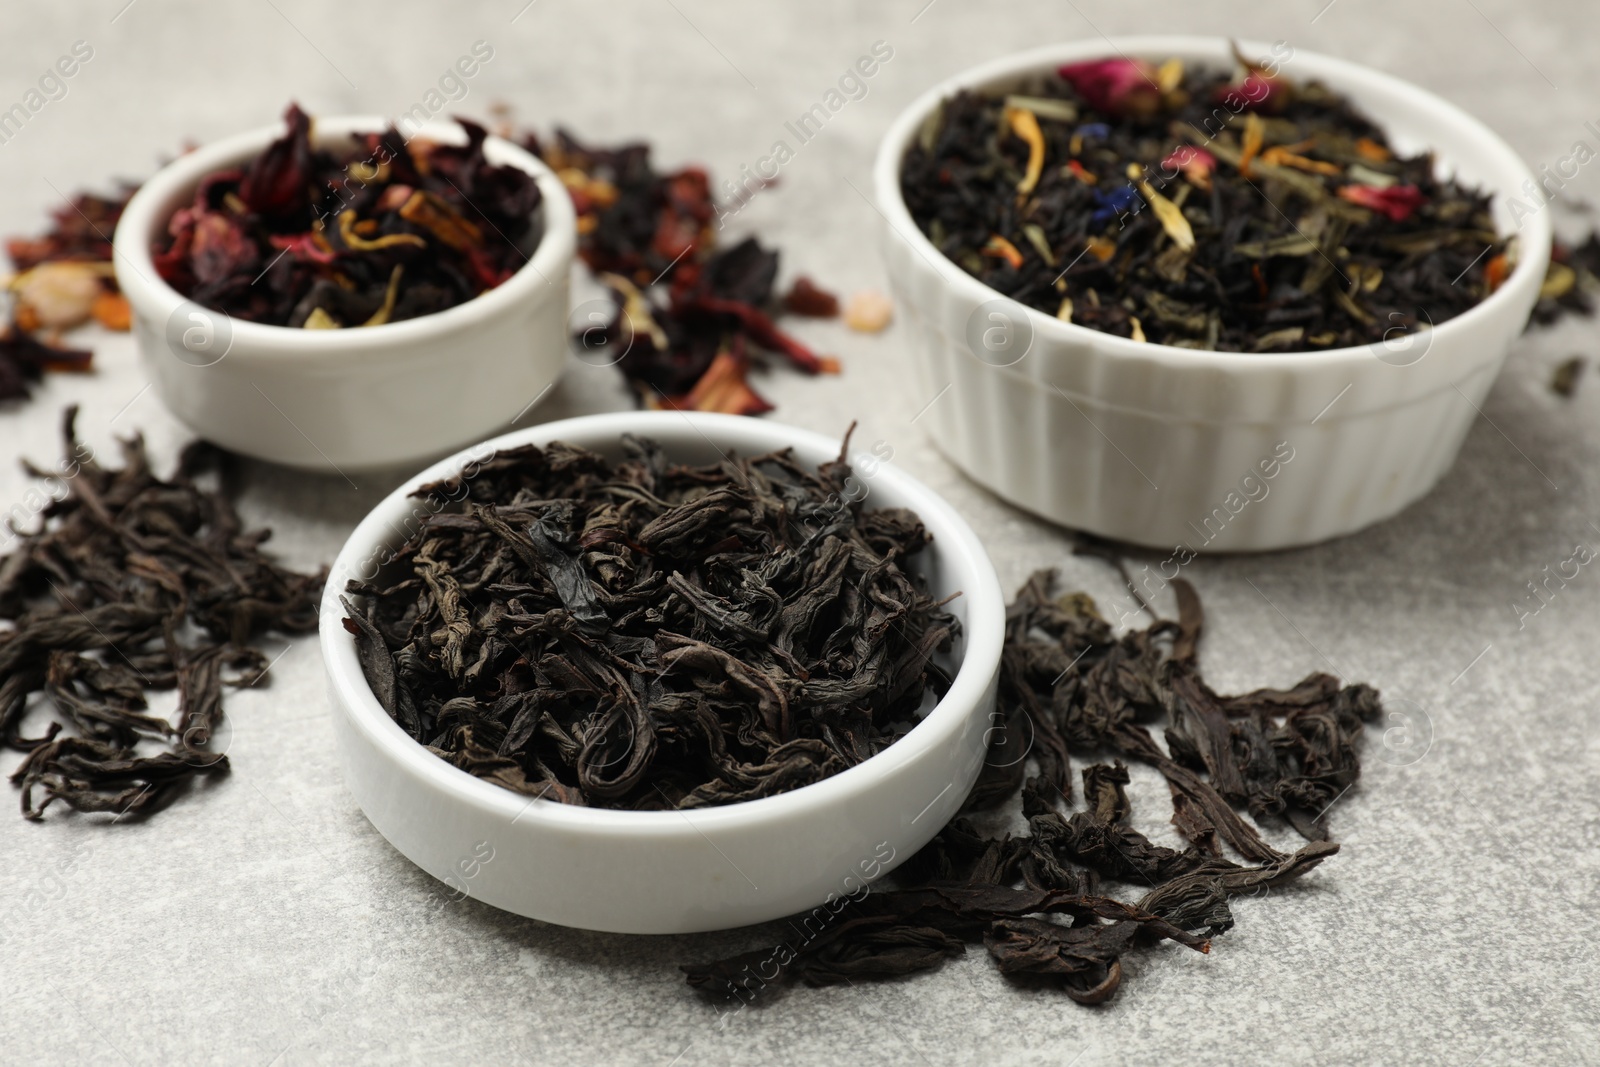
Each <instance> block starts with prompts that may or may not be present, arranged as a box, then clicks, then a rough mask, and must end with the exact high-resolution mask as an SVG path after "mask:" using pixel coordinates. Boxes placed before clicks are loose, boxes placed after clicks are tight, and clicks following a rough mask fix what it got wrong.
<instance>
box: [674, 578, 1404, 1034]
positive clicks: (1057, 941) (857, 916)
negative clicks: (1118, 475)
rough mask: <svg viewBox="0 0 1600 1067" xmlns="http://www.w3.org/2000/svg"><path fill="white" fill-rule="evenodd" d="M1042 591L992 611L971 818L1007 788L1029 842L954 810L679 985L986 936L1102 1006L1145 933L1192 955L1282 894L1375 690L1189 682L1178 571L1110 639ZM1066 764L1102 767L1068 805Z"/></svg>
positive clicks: (819, 970)
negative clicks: (894, 854) (1153, 609)
mask: <svg viewBox="0 0 1600 1067" xmlns="http://www.w3.org/2000/svg"><path fill="white" fill-rule="evenodd" d="M1053 584H1054V574H1053V572H1050V571H1041V572H1039V573H1036V574H1035V575H1034V576H1033V577H1032V578H1031V579H1029V581H1028V583H1027V584H1026V585H1024V586H1023V587H1022V589H1021V591H1020V592H1019V593H1018V595H1017V598H1016V600H1015V601H1014V602H1013V603H1012V604H1011V606H1010V608H1009V609H1008V610H1007V613H1006V644H1005V651H1004V658H1003V661H1002V666H1001V690H1000V711H1001V713H1002V714H1003V715H1004V717H1005V729H1004V730H1003V731H996V735H997V736H996V737H995V740H994V743H993V747H992V750H991V752H990V754H989V758H988V760H987V762H986V764H985V769H984V772H983V774H982V776H981V777H980V778H979V781H978V784H977V785H976V786H975V787H974V789H973V791H972V793H971V795H970V796H969V797H968V800H967V807H966V811H967V812H969V813H970V812H973V811H976V810H978V809H986V808H994V807H996V806H998V805H1000V804H1002V803H1005V802H1007V801H1010V800H1011V799H1012V798H1013V797H1015V796H1016V795H1017V793H1018V792H1019V791H1020V792H1021V795H1022V812H1023V815H1024V816H1026V818H1027V820H1028V832H1027V833H1024V834H1004V835H1001V836H988V835H985V834H984V833H983V832H982V831H981V830H980V829H979V828H978V826H977V825H976V824H975V823H974V822H973V820H972V818H971V817H970V815H963V816H959V817H957V818H956V819H955V820H953V821H952V822H951V823H950V824H949V825H947V826H946V827H945V828H944V829H943V830H942V831H941V832H940V834H939V836H937V837H936V838H934V839H933V841H932V842H930V843H929V844H928V846H927V847H926V848H924V849H922V850H921V851H920V852H918V853H917V854H916V855H915V856H913V857H912V858H911V859H910V860H909V861H907V863H906V864H905V865H904V866H902V867H901V868H899V869H898V870H896V871H895V872H894V874H893V875H892V876H891V881H892V882H893V884H894V886H895V888H888V889H882V890H878V889H875V888H871V889H870V891H868V890H865V889H864V890H863V893H862V894H861V895H859V896H857V895H855V894H852V895H851V896H850V897H846V898H841V899H842V901H843V906H838V905H831V906H830V905H824V906H822V907H819V908H817V909H816V910H815V911H813V912H812V913H811V914H809V915H805V916H797V917H796V918H795V919H794V920H792V921H791V922H790V923H789V924H788V928H789V929H790V930H792V931H794V933H795V937H794V938H793V939H790V940H785V941H784V942H783V943H782V944H780V945H778V946H776V947H767V948H763V949H760V950H758V951H755V952H748V953H743V954H741V955H738V956H734V957H732V958H729V959H725V960H719V961H716V962H712V963H703V964H694V965H690V966H686V967H684V968H683V970H684V972H685V973H686V974H687V975H688V981H689V984H690V985H692V986H695V987H696V988H698V989H699V990H701V991H702V992H703V993H705V994H706V995H707V996H709V997H711V998H713V999H714V1000H717V1001H720V1002H723V1003H728V1004H733V1005H735V1006H742V1005H743V1004H745V1003H751V1002H754V1001H756V1000H758V998H759V996H760V994H761V993H762V991H763V990H764V989H765V988H766V987H767V986H771V985H782V984H784V983H788V982H793V981H795V980H799V981H803V982H806V983H807V984H810V985H833V984H837V983H841V982H851V983H854V982H858V981H866V980H871V979H878V978H890V977H897V976H901V975H906V974H911V973H914V972H917V971H923V970H928V969H931V968H934V967H938V966H939V965H940V964H941V963H942V962H943V961H944V960H945V959H947V958H949V957H952V956H958V955H960V954H961V953H962V952H964V951H965V947H966V945H967V944H969V943H977V942H982V943H983V945H984V946H985V948H986V949H987V950H988V952H989V955H990V957H991V958H993V960H994V961H995V963H996V965H997V966H998V967H999V968H1000V970H1001V972H1002V973H1003V974H1005V975H1006V976H1007V977H1009V978H1013V979H1019V980H1029V981H1045V982H1049V983H1052V984H1054V985H1056V986H1058V987H1059V988H1060V989H1061V990H1062V991H1064V992H1065V993H1066V994H1067V995H1068V996H1069V997H1071V998H1072V999H1073V1000H1076V1001H1078V1002H1079V1003H1083V1004H1098V1003H1101V1002H1103V1001H1105V1000H1108V999H1109V998H1111V997H1112V996H1113V995H1114V994H1115V993H1116V991H1117V988H1118V986H1119V985H1120V984H1121V981H1122V964H1121V960H1122V958H1123V956H1125V955H1126V954H1127V953H1129V952H1131V951H1135V950H1137V949H1139V948H1141V947H1146V946H1150V945H1153V944H1155V943H1156V942H1158V941H1162V940H1171V941H1175V942H1178V943H1179V944H1182V945H1187V946H1188V947H1190V948H1194V949H1198V950H1199V951H1201V952H1207V951H1209V950H1210V945H1211V943H1210V940H1209V939H1210V938H1211V937H1213V936H1215V935H1217V934H1221V933H1222V932H1224V931H1226V930H1228V929H1229V928H1230V927H1232V926H1233V914H1232V912H1231V910H1230V908H1229V905H1228V900H1229V898H1230V897H1233V896H1236V895H1239V894H1247V893H1255V892H1259V891H1261V890H1263V889H1266V888H1268V887H1275V886H1280V885H1283V884H1285V883H1287V882H1290V881H1293V880H1294V879H1296V878H1299V877H1300V876H1301V875H1303V874H1305V873H1306V872H1307V871H1309V870H1311V869H1312V868H1313V867H1315V866H1317V865H1318V864H1319V863H1321V862H1322V861H1323V860H1324V859H1327V858H1328V857H1329V856H1331V855H1333V854H1334V853H1335V852H1337V851H1338V850H1339V846H1338V845H1337V844H1335V843H1333V842H1332V841H1330V840H1329V839H1328V829H1327V810H1328V807H1329V806H1330V805H1331V804H1332V802H1333V801H1334V800H1335V799H1337V798H1338V797H1339V795H1340V794H1341V793H1342V792H1343V791H1344V790H1346V789H1348V788H1349V787H1350V785H1351V784H1352V783H1354V782H1355V781H1356V779H1357V777H1358V776H1359V774H1360V771H1361V766H1360V760H1359V756H1358V752H1359V748H1360V745H1361V740H1362V733H1363V727H1364V725H1365V724H1366V723H1370V722H1372V721H1373V720H1374V719H1376V718H1377V716H1378V715H1379V714H1380V712H1381V710H1382V708H1381V706H1380V705H1379V702H1378V694H1377V692H1376V691H1375V690H1373V689H1372V688H1370V687H1368V686H1365V685H1352V686H1341V685H1340V683H1339V681H1338V679H1336V678H1334V677H1332V676H1330V675H1326V674H1314V675H1311V676H1310V677H1308V678H1306V679H1305V680H1303V681H1301V682H1300V683H1299V684H1298V685H1296V686H1295V687H1294V688H1292V689H1286V690H1276V689H1258V690H1256V691H1254V692H1251V693H1246V694H1244V695H1242V696H1221V695H1219V694H1217V693H1216V692H1214V691H1213V690H1212V689H1211V687H1210V686H1208V685H1207V684H1206V683H1205V681H1204V680H1203V679H1202V678H1201V676H1200V670H1199V663H1198V657H1197V652H1198V649H1199V642H1200V632H1201V628H1202V623H1203V615H1202V612H1201V607H1200V600H1199V598H1198V596H1197V595H1196V594H1195V592H1194V590H1193V588H1192V587H1190V585H1189V584H1188V583H1187V582H1185V581H1184V580H1183V579H1181V578H1180V579H1175V580H1174V581H1173V582H1172V585H1173V588H1174V590H1175V592H1176V594H1177V600H1178V609H1179V615H1178V619H1177V620H1176V621H1172V620H1158V621H1156V622H1155V623H1154V624H1153V625H1151V626H1150V627H1149V628H1147V629H1145V630H1140V631H1133V632H1128V633H1124V634H1121V635H1117V634H1115V633H1113V631H1112V628H1111V626H1110V625H1109V624H1107V623H1106V621H1105V620H1104V619H1103V618H1102V617H1101V616H1100V614H1099V613H1098V612H1097V611H1096V609H1095V605H1094V602H1093V601H1092V600H1090V599H1089V597H1087V596H1086V595H1084V594H1082V593H1077V594H1072V595H1068V596H1062V597H1055V596H1053V589H1052V586H1053ZM1130 585H1131V583H1130ZM1157 726H1161V727H1162V728H1163V737H1164V739H1165V741H1166V744H1165V746H1163V745H1162V744H1161V743H1159V742H1158V741H1157V740H1156V739H1155V737H1154V735H1153V733H1152V730H1153V729H1154V728H1155V727H1157ZM1069 754H1070V755H1076V756H1079V757H1080V758H1083V757H1095V758H1097V759H1098V760H1099V762H1095V763H1093V764H1090V765H1089V766H1087V767H1084V768H1083V771H1082V777H1083V797H1082V802H1081V807H1078V806H1076V805H1075V804H1074V799H1075V798H1074V793H1073V780H1072V773H1071V767H1070V764H1069V762H1068V756H1069ZM1124 761H1131V762H1138V763H1143V764H1145V765H1147V766H1150V767H1153V768H1155V770H1157V771H1158V772H1160V773H1161V775H1163V776H1164V777H1165V779H1166V781H1167V785H1168V786H1169V787H1170V789H1171V792H1172V823H1173V825H1174V826H1175V827H1176V828H1177V830H1178V832H1179V833H1180V834H1181V835H1182V836H1183V837H1184V838H1185V839H1186V840H1187V841H1188V844H1187V845H1186V846H1185V847H1184V848H1182V849H1173V848H1167V847H1165V846H1162V845H1158V844H1155V843H1154V842H1152V841H1151V840H1150V839H1149V838H1147V837H1146V836H1145V835H1144V834H1143V833H1141V832H1140V831H1138V830H1136V829H1135V828H1134V827H1133V825H1132V823H1131V819H1132V810H1131V805H1130V803H1129V800H1128V796H1127V793H1126V790H1125V789H1124V786H1125V785H1126V784H1127V783H1128V781H1129V774H1128V768H1127V765H1126V763H1125V762H1124ZM1030 770H1032V772H1033V773H1032V775H1031V776H1029V773H1028V772H1029V771H1030ZM1241 811H1247V812H1249V813H1250V814H1251V815H1253V816H1255V817H1256V818H1277V819H1281V820H1283V821H1285V822H1287V823H1288V825H1290V826H1293V827H1294V829H1295V830H1297V831H1299V833H1300V834H1301V835H1302V836H1303V837H1304V838H1305V840H1306V844H1304V845H1303V846H1301V847H1300V848H1299V849H1297V850H1295V851H1293V852H1288V853H1285V852H1281V851H1279V850H1278V849H1276V848H1274V847H1273V846H1272V845H1271V844H1270V843H1268V842H1267V840H1266V839H1264V838H1263V837H1262V836H1261V834H1260V833H1259V832H1258V830H1257V829H1256V828H1255V826H1253V825H1252V824H1251V823H1250V822H1248V821H1246V820H1245V819H1244V818H1243V817H1242V816H1241V814H1240V812H1241ZM1224 846H1226V849H1227V850H1228V851H1231V853H1232V854H1233V856H1237V857H1238V858H1237V859H1234V858H1230V856H1229V855H1228V854H1226V853H1225V850H1224ZM1112 886H1116V887H1120V889H1121V891H1122V893H1123V895H1126V896H1128V897H1129V900H1127V901H1124V900H1120V899H1117V898H1116V897H1113V896H1111V895H1110V892H1111V887H1112ZM1058 919H1061V920H1066V921H1065V922H1062V921H1057V920H1058Z"/></svg>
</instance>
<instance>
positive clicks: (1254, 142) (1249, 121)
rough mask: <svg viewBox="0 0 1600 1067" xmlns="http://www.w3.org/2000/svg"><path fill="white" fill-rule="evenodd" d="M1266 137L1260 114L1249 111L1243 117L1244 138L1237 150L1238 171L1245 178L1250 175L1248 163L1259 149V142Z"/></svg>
mask: <svg viewBox="0 0 1600 1067" xmlns="http://www.w3.org/2000/svg"><path fill="white" fill-rule="evenodd" d="M1265 137H1266V125H1265V124H1264V123H1263V122H1262V121H1261V116H1260V115H1257V114H1256V113H1255V112H1253V111H1252V112H1251V113H1250V114H1248V115H1246V116H1245V118H1244V138H1243V140H1242V142H1241V144H1240V150H1239V173H1240V174H1243V175H1244V176H1245V177H1246V178H1248V177H1249V176H1250V163H1251V162H1252V161H1253V160H1254V159H1255V158H1256V155H1257V154H1258V153H1260V151H1261V142H1262V140H1263V139H1264V138H1265Z"/></svg>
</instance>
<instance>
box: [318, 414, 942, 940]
mask: <svg viewBox="0 0 1600 1067" xmlns="http://www.w3.org/2000/svg"><path fill="white" fill-rule="evenodd" d="M625 444H626V447H627V452H628V458H626V459H624V460H623V461H621V462H612V461H610V460H607V459H606V458H604V457H602V456H600V455H599V454H597V453H593V452H587V451H585V450H583V449H579V448H574V447H573V446H571V445H564V444H560V443H555V444H552V445H550V446H548V447H546V448H542V449H541V448H535V447H527V448H520V449H515V450H512V451H509V452H502V453H500V454H499V455H497V456H495V457H494V458H492V459H490V460H488V461H486V462H485V463H484V464H482V466H481V467H480V469H479V470H478V471H477V473H476V474H475V475H474V476H473V477H472V478H470V479H469V480H466V481H462V480H460V479H455V480H451V481H449V482H444V483H440V484H437V485H431V486H426V487H424V488H423V489H421V490H419V492H418V495H419V496H422V497H429V498H433V499H435V500H437V501H438V502H439V503H440V507H439V508H438V509H435V511H436V513H435V514H433V515H432V516H431V517H430V518H428V519H427V520H426V521H425V522H424V523H423V525H422V527H421V528H420V529H419V530H418V531H417V532H416V533H415V535H414V536H412V537H411V539H410V540H408V541H407V542H406V543H405V544H404V545H403V546H401V547H400V549H399V550H398V552H397V553H396V554H395V557H394V560H395V562H394V564H393V565H392V566H391V567H390V568H389V569H388V570H387V571H385V572H384V574H382V575H380V576H379V577H378V578H376V579H374V580H373V581H372V582H368V583H351V586H350V589H349V592H350V594H351V598H350V599H347V600H346V601H345V606H346V610H347V611H349V613H350V614H349V617H348V618H347V619H346V620H345V628H346V629H347V630H348V631H349V632H350V633H351V634H352V635H354V637H355V640H356V647H357V652H358V654H359V656H360V660H361V664H362V669H363V671H364V672H365V674H366V677H367V680H368V682H369V683H370V684H371V686H372V689H373V692H374V694H375V695H376V696H377V698H378V701H379V703H380V704H382V705H383V707H384V709H385V710H387V711H388V712H389V714H390V716H391V717H393V718H394V720H395V721H396V722H397V723H399V724H400V726H401V727H402V728H404V729H405V730H406V732H407V733H409V734H410V735H411V736H412V737H414V738H416V739H417V741H419V742H420V743H422V744H425V745H427V746H428V747H429V748H431V749H432V750H433V751H434V752H436V753H437V754H439V755H440V756H441V757H443V758H445V759H447V760H449V761H450V762H451V763H453V764H454V765H455V766H457V767H460V768H461V769H463V770H466V771H469V772H471V773H473V774H477V775H479V776H481V777H485V778H489V779H490V780H492V781H496V782H498V783H500V784H501V785H504V786H506V787H507V788H510V789H515V790H517V791H518V792H522V793H527V794H530V795H534V796H543V797H547V798H549V799H552V800H559V801H562V802H564V803H572V804H589V805H594V806H600V807H616V808H689V807H702V806H707V805H715V804H730V803H735V802H738V801H743V800H752V799H756V798H759V797H765V796H772V795H774V794H776V793H782V792H786V791H788V790H791V789H797V788H800V787H801V786H804V785H809V784H811V783H812V782H816V781H820V780H821V779H823V778H826V777H828V776H830V775H833V774H837V773H838V772H840V771H842V770H845V769H846V768H849V767H851V766H854V765H855V764H857V763H860V762H861V761H862V760H865V759H869V758H871V757H872V756H873V755H875V754H876V753H878V752H880V751H882V750H883V749H884V748H885V747H887V746H888V745H891V744H893V743H894V742H895V741H896V740H898V739H899V738H900V737H902V736H904V734H905V733H906V732H907V731H909V730H910V729H911V728H912V727H914V726H915V725H916V723H917V722H918V720H919V719H920V718H921V716H922V715H923V714H924V713H925V712H926V711H927V710H928V708H930V707H931V706H932V704H933V702H934V701H936V700H937V699H938V697H939V696H941V695H942V694H943V693H944V692H945V691H946V690H947V689H948V687H949V678H948V676H947V674H946V671H945V668H944V666H943V665H942V662H943V660H944V658H945V654H946V653H949V652H950V651H951V650H952V647H953V642H954V640H955V638H956V636H957V633H958V624H957V621H956V619H955V618H954V616H952V615H950V614H949V613H948V612H946V611H944V610H942V603H941V602H935V601H934V600H933V599H932V597H930V596H929V594H928V593H927V591H926V589H925V588H924V583H923V581H922V579H921V578H920V577H919V576H918V575H917V574H916V573H915V572H913V571H912V570H910V569H908V568H907V566H906V561H908V560H911V559H913V558H915V557H916V556H917V554H918V553H920V552H921V551H922V549H923V548H924V547H925V546H926V545H927V544H928V542H929V537H928V534H927V531H926V530H924V529H923V527H922V524H921V522H920V521H918V519H917V517H916V516H915V515H912V514H911V513H909V512H906V511H902V510H896V509H878V510H873V509H868V508H864V507H862V506H861V504H860V503H859V502H848V503H847V502H846V501H847V500H849V494H847V493H846V492H845V483H846V480H847V479H849V478H850V476H851V475H850V468H849V466H848V465H847V464H846V463H845V462H844V456H843V452H841V454H840V458H839V459H838V460H836V461H833V462H829V463H825V464H823V465H822V467H821V468H820V469H818V470H816V471H812V470H808V469H806V468H805V467H803V466H801V465H800V464H798V463H797V462H795V460H794V458H793V457H792V456H791V455H790V453H789V452H788V451H783V452H777V453H773V454H770V455H766V456H757V457H754V458H750V459H740V458H729V459H728V460H727V461H726V462H723V463H720V464H716V465H713V466H708V467H689V466H684V465H681V464H677V463H673V462H672V461H670V460H669V459H668V458H667V457H666V456H664V455H663V454H662V452H661V450H660V448H658V447H657V446H656V445H655V444H654V443H652V442H650V441H644V440H638V439H633V438H627V439H625ZM447 501H458V502H462V504H461V506H460V507H459V508H455V507H452V508H446V507H445V506H444V505H445V503H446V502H447ZM925 947H926V946H924V948H925ZM936 947H937V946H935V948H936ZM908 951H911V950H908ZM916 951H921V950H916ZM897 958H898V957H897Z"/></svg>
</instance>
